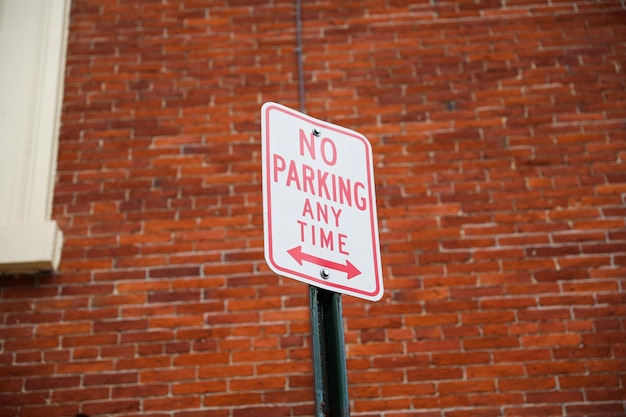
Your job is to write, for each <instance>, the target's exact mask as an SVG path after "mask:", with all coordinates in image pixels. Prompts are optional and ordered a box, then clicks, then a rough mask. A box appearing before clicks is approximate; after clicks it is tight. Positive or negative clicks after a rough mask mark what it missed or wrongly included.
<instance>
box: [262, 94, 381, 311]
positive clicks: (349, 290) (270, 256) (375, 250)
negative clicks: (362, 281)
mask: <svg viewBox="0 0 626 417" xmlns="http://www.w3.org/2000/svg"><path fill="white" fill-rule="evenodd" d="M263 110H264V111H265V118H264V120H265V155H264V157H265V164H266V168H267V169H266V172H265V183H266V184H267V187H266V190H265V192H266V194H267V200H266V201H267V207H266V209H267V217H266V221H267V223H268V224H267V229H266V230H267V233H266V239H267V240H268V245H267V246H268V247H267V248H266V255H267V256H266V257H265V258H266V260H267V261H268V262H269V263H271V266H273V267H274V268H275V269H276V270H279V271H281V272H285V273H287V274H291V275H296V276H298V277H300V278H302V279H304V280H306V281H311V282H314V283H315V284H321V285H319V286H321V287H326V288H328V287H331V288H337V289H339V290H341V291H337V292H341V293H344V294H348V295H350V294H361V295H362V296H365V297H367V298H368V299H374V300H379V299H380V298H382V295H383V292H384V290H382V288H381V285H380V283H381V281H382V277H381V276H379V274H380V273H381V268H380V265H379V259H380V258H379V256H378V254H379V241H378V233H377V230H378V218H377V216H376V207H375V205H374V203H375V198H374V193H373V190H374V186H375V184H374V176H373V172H372V170H373V160H372V154H371V145H370V143H369V142H368V140H367V138H365V137H364V136H363V135H361V134H359V133H357V132H354V131H352V130H349V129H346V130H344V129H343V128H341V126H337V125H334V124H330V123H328V122H324V121H322V120H318V119H315V118H312V117H309V116H307V115H304V114H302V113H300V112H297V111H295V110H292V109H289V108H288V107H284V106H282V105H277V104H276V103H266V104H265V105H264V106H263ZM272 110H277V111H280V112H283V113H286V114H288V115H289V116H291V117H295V118H298V119H300V120H303V121H305V122H307V123H314V124H315V125H316V126H319V127H322V128H324V129H328V130H331V131H335V132H337V133H340V134H342V135H345V136H351V137H353V138H355V139H358V140H359V141H360V142H362V143H363V145H364V146H365V152H366V161H365V162H366V169H367V196H368V206H369V209H370V233H371V235H372V253H371V254H372V258H373V259H374V273H375V277H374V279H375V282H376V288H375V290H374V291H373V292H367V291H364V290H360V289H357V288H353V287H347V286H345V285H340V284H336V283H333V282H331V281H326V280H324V279H321V277H320V278H316V277H311V276H309V275H306V274H303V273H301V272H299V271H294V270H291V269H289V268H286V267H284V266H281V265H279V264H278V263H277V262H276V261H275V260H274V253H273V245H272V239H273V237H272V216H271V213H272V198H271V194H272V191H271V181H270V180H271V170H270V166H271V157H270V155H271V152H270V149H271V146H270V142H271V141H270V111H272ZM316 286H318V285H316ZM357 297H358V295H357Z"/></svg>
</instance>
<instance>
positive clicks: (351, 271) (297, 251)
mask: <svg viewBox="0 0 626 417" xmlns="http://www.w3.org/2000/svg"><path fill="white" fill-rule="evenodd" d="M287 253H289V255H291V256H292V257H293V259H295V260H296V262H298V265H302V261H307V262H311V263H313V264H316V265H319V266H323V267H325V268H330V269H334V270H335V271H342V272H345V273H347V274H348V279H352V278H354V277H356V276H357V275H361V271H359V270H358V268H357V267H356V266H354V265H353V264H352V263H351V262H350V261H349V260H347V259H346V263H345V264H340V263H338V262H333V261H329V260H328V259H324V258H318V257H317V256H313V255H310V254H308V253H304V252H302V246H296V247H295V248H293V249H289V250H288V251H287Z"/></svg>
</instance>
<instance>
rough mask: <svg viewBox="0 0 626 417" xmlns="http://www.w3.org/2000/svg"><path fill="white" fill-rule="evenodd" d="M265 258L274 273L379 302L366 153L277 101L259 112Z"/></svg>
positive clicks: (356, 138) (335, 129)
mask: <svg viewBox="0 0 626 417" xmlns="http://www.w3.org/2000/svg"><path fill="white" fill-rule="evenodd" d="M261 137H262V158H263V163H262V165H263V210H264V212H263V220H264V221H263V227H264V238H265V260H266V261H267V263H268V265H269V267H270V268H271V269H272V270H273V271H274V272H276V273H277V274H279V275H282V276H286V277H289V278H293V279H296V280H298V281H302V282H306V283H308V284H310V285H314V286H316V287H320V288H324V289H327V290H330V291H334V292H338V293H342V294H348V295H352V296H355V297H359V298H364V299H366V300H372V301H376V300H379V299H380V298H381V297H382V296H383V279H382V267H381V262H380V244H379V237H378V217H377V214H376V193H375V188H374V169H373V163H372V147H371V145H370V143H369V141H368V140H367V138H365V136H363V135H361V134H359V133H357V132H355V131H352V130H350V129H346V128H343V127H340V126H337V125H334V124H331V123H328V122H324V121H321V120H318V119H315V118H313V117H310V116H307V115H305V114H302V113H300V112H297V111H295V110H292V109H290V108H288V107H285V106H282V105H280V104H277V103H271V102H268V103H265V104H264V105H263V107H262V109H261Z"/></svg>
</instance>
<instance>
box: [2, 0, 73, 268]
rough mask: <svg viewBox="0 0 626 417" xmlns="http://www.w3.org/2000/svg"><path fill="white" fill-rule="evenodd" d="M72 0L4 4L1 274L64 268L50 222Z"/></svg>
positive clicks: (59, 243) (13, 0) (58, 239)
mask: <svg viewBox="0 0 626 417" xmlns="http://www.w3.org/2000/svg"><path fill="white" fill-rule="evenodd" d="M70 3H71V0H0V273H16V272H34V271H49V270H55V269H57V268H58V265H59V262H60V259H61V249H62V246H63V233H62V232H61V230H60V228H59V226H58V225H57V223H56V222H55V221H53V220H51V212H52V198H53V192H54V180H55V174H56V159H57V146H58V135H59V126H60V116H61V107H62V97H63V79H64V70H65V52H66V47H67V36H68V27H69V9H70Z"/></svg>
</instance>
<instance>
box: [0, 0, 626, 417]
mask: <svg viewBox="0 0 626 417" xmlns="http://www.w3.org/2000/svg"><path fill="white" fill-rule="evenodd" d="M222 3H223V4H222ZM621 11H622V10H621V7H620V6H619V5H618V4H616V2H579V3H578V4H577V7H572V5H571V4H568V3H567V2H552V3H551V4H547V3H546V2H538V1H534V0H508V1H507V2H506V4H504V3H503V2H501V1H495V0H494V1H491V0H489V1H482V2H473V3H471V4H470V3H469V2H432V1H431V2H429V1H418V2H411V4H408V3H407V2H400V1H395V0H393V1H388V2H382V1H376V0H372V1H369V0H368V1H367V2H364V3H363V4H361V5H359V6H357V5H353V4H332V3H324V4H322V3H321V2H316V1H312V2H309V3H306V4H304V5H303V17H304V19H303V36H304V42H303V57H304V59H305V65H304V70H305V72H304V79H305V84H304V86H305V92H306V95H305V107H306V111H307V112H308V113H309V114H311V115H313V116H315V117H319V118H321V119H324V120H330V121H334V122H337V123H339V124H341V125H344V126H346V127H349V128H352V129H354V130H356V131H359V132H361V133H363V134H365V135H366V136H367V137H368V138H369V139H370V141H371V142H372V145H373V154H374V155H373V156H374V167H375V171H376V182H377V195H378V201H377V203H378V204H377V205H378V217H379V226H380V229H381V230H380V231H381V249H382V252H383V253H382V257H383V272H384V275H385V287H386V294H385V297H384V298H383V300H381V301H379V302H377V303H365V302H363V301H361V300H358V299H354V298H352V297H344V298H343V301H344V303H343V306H344V319H345V329H346V333H345V338H346V347H347V350H348V352H349V354H348V364H349V370H350V372H349V379H350V381H351V390H352V391H353V392H351V394H352V395H351V398H352V403H351V405H352V411H353V412H356V413H358V414H360V415H361V414H362V415H363V416H364V417H365V416H367V417H373V416H378V415H380V414H381V413H384V414H385V415H386V416H390V417H415V416H420V417H434V415H440V414H441V415H446V416H456V415H463V416H490V415H494V416H496V415H497V416H500V415H506V416H522V415H533V416H534V415H558V416H560V415H563V414H564V413H565V414H568V415H603V416H604V415H622V414H623V407H622V406H623V404H622V402H621V401H622V399H623V396H624V393H623V390H621V389H620V388H619V387H620V386H621V385H620V384H618V385H611V384H613V383H615V380H614V379H611V378H612V377H613V376H614V375H617V377H618V378H619V375H618V374H616V373H615V372H617V371H616V370H618V369H620V366H621V365H622V363H621V359H623V358H624V357H626V349H624V348H623V347H622V343H621V341H622V340H623V338H624V337H623V336H624V335H623V332H622V328H623V326H622V324H621V323H622V321H623V316H624V315H625V314H626V312H625V311H624V309H623V308H622V307H621V306H622V305H623V302H624V299H623V297H622V296H621V288H622V285H621V281H620V280H621V279H623V277H624V272H625V271H624V268H622V266H623V265H624V264H626V256H625V255H623V253H624V251H623V242H624V241H625V240H626V235H624V233H623V229H624V221H623V218H624V214H625V213H626V211H625V209H624V199H623V195H622V194H623V190H624V188H623V184H624V182H625V180H626V177H625V176H624V175H623V174H622V171H623V169H622V168H623V167H622V164H621V161H623V160H624V159H625V158H626V153H625V152H624V147H623V145H622V143H623V139H624V138H625V136H624V134H623V119H624V117H626V112H624V110H623V107H624V106H623V103H624V98H625V97H624V93H623V76H622V74H621V73H620V72H619V68H618V67H616V62H618V60H617V58H618V57H620V56H623V55H624V54H623V52H625V51H624V48H623V47H621V43H620V42H619V40H620V36H622V37H623V35H626V32H624V30H623V28H622V26H621V25H620V24H619V23H618V20H619V19H618V18H617V16H619V13H620V12H621ZM122 17H124V18H122ZM293 19H294V8H293V5H288V4H273V3H272V4H267V5H258V4H255V5H253V4H252V2H249V1H246V0H237V1H234V2H229V3H228V4H226V3H224V2H221V3H220V2H215V4H213V3H212V4H211V5H210V8H207V5H206V4H204V3H202V2H199V1H196V0H193V1H185V2H181V1H178V0H175V1H172V2H168V3H163V2H145V4H144V3H142V4H141V5H138V4H130V3H128V4H127V3H123V2H122V3H119V4H118V3H116V2H110V1H109V2H104V3H102V2H100V3H98V4H96V3H95V2H93V1H92V0H84V1H81V2H73V4H72V7H71V14H70V21H71V25H70V29H69V38H68V51H67V66H66V72H65V84H64V103H63V108H62V114H61V121H62V122H61V124H60V126H61V129H60V135H59V153H58V163H57V172H56V177H55V178H56V181H55V190H54V196H53V198H54V200H53V204H52V216H53V218H54V219H55V220H56V221H57V222H58V223H59V224H60V225H61V228H62V229H63V232H64V235H65V246H64V253H63V256H62V263H61V269H60V271H59V272H56V273H55V274H41V275H24V276H19V277H12V276H3V287H2V289H0V315H2V317H1V318H0V320H2V323H3V324H5V326H4V328H2V329H0V334H1V336H0V337H1V338H2V346H3V348H4V354H2V355H0V363H2V364H3V368H2V369H3V371H2V372H1V374H2V376H0V383H1V384H2V385H3V386H7V388H8V389H11V390H13V391H9V392H10V393H11V394H12V395H11V396H10V398H11V400H10V401H13V400H12V398H14V397H15V398H16V400H14V401H13V402H12V403H11V404H8V405H6V406H4V404H5V402H4V400H5V399H7V398H6V397H7V396H6V395H5V396H3V398H2V399H0V403H1V404H3V405H2V406H0V415H17V414H20V415H23V416H29V415H41V414H43V413H48V414H54V415H76V414H78V413H88V414H93V415H96V414H103V415H104V414H124V415H128V416H129V417H130V416H131V415H132V416H138V415H139V414H141V412H142V411H143V414H146V413H148V414H149V415H150V416H152V417H156V416H161V415H162V414H163V413H165V412H167V413H169V414H171V415H173V416H177V417H197V416H199V415H203V412H200V411H199V410H200V409H203V408H204V409H206V410H207V411H205V412H204V414H206V412H208V413H210V414H211V415H215V416H218V417H219V416H226V415H228V416H239V417H245V416H246V415H264V414H268V413H270V410H271V411H273V412H274V414H277V415H293V416H296V415H313V414H314V413H315V412H314V409H313V399H312V397H311V392H312V382H313V379H312V369H311V367H312V364H311V352H310V344H309V341H308V336H307V335H308V334H309V332H310V325H309V311H308V296H307V294H306V291H307V288H306V285H302V284H300V283H295V282H290V280H288V279H284V278H281V277H278V276H276V275H275V274H273V273H272V272H271V271H270V270H269V268H268V267H267V266H266V265H265V263H264V262H263V255H262V252H263V239H262V211H263V210H262V190H261V187H260V175H261V172H260V171H261V161H260V136H261V135H260V132H259V123H260V114H259V109H260V105H261V104H262V103H263V102H264V101H267V100H276V101H280V102H282V103H284V104H286V105H290V106H292V107H293V108H297V107H298V92H297V91H298V89H297V87H298V85H297V78H298V77H297V61H296V59H295V54H294V53H293V52H294V48H295V41H296V39H295V38H296V36H295V35H296V34H295V27H294V20H293ZM337 22H340V23H341V22H343V23H341V24H338V23H337ZM620 23H621V22H620ZM207 45H210V47H209V48H207ZM609 45H610V46H609ZM315 91H317V92H324V93H323V94H313V92H315ZM407 353H408V354H407ZM194 359H197V360H199V361H200V362H201V363H200V364H194V363H193V362H194ZM101 368H102V369H101ZM581 369H584V371H581ZM382 371H384V372H382ZM78 374H81V375H82V377H81V378H82V379H81V383H82V384H83V385H84V386H85V392H84V395H85V396H86V397H88V401H83V400H84V399H80V400H81V401H83V402H82V403H80V404H79V402H80V401H79V399H78V398H77V397H76V396H77V394H78V391H79V387H65V388H54V387H52V388H45V389H44V391H45V392H46V393H47V394H46V398H47V399H49V400H52V401H55V400H60V401H64V402H63V403H61V404H57V405H46V404H45V403H44V400H45V399H46V398H43V397H42V396H41V395H40V394H39V393H40V392H43V391H33V390H28V389H26V391H24V392H22V391H23V390H24V389H25V387H26V385H25V383H26V382H28V381H35V380H36V379H37V378H43V379H44V380H46V378H63V377H75V376H76V375H78ZM607 376H610V377H607ZM578 377H584V378H578ZM605 377H607V378H605ZM381 378H382V379H381ZM603 378H604V379H603ZM353 380H356V381H357V384H354V383H353ZM561 380H563V381H564V382H565V384H566V385H567V384H569V385H570V386H571V387H568V388H564V387H563V386H562V385H561V384H560V382H561ZM433 381H435V382H433ZM263 382H267V384H268V385H271V386H272V387H273V388H272V389H268V390H265V389H263V387H261V386H262V385H263ZM28 383H29V384H31V383H32V382H28ZM281 384H283V385H282V386H281ZM285 384H286V385H285ZM433 384H435V385H434V387H433ZM442 384H443V385H442ZM575 384H579V385H578V386H574V385H575ZM440 385H442V387H443V388H444V391H445V390H447V391H448V392H447V393H445V394H444V395H434V394H435V392H434V391H433V389H437V390H438V391H437V393H439V388H440ZM16 386H19V387H20V388H19V389H17V391H20V392H19V393H18V392H17V391H15V390H16V388H15V387H16ZM233 387H236V388H237V391H236V392H234V391H233V390H232V388H233ZM285 387H286V388H285ZM457 388H458V389H459V390H461V391H463V392H456V391H455V390H456V389H457ZM150 389H153V392H150ZM472 390H475V391H472ZM261 391H262V392H261ZM104 392H107V393H110V394H111V396H112V397H111V398H114V399H116V400H121V401H114V402H111V401H109V400H110V398H108V397H106V398H102V397H101V396H102V395H103V393H104ZM201 392H204V393H205V395H203V396H200V397H198V396H197V395H196V394H197V393H201ZM401 392H402V393H404V394H405V395H400V394H399V393H401ZM13 395H14V396H13ZM583 399H584V401H583ZM7 401H9V399H7ZM17 402H20V405H19V406H18V405H15V404H17ZM12 404H13V405H12ZM18 407H19V408H18ZM620 407H622V408H620ZM148 409H150V410H148Z"/></svg>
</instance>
